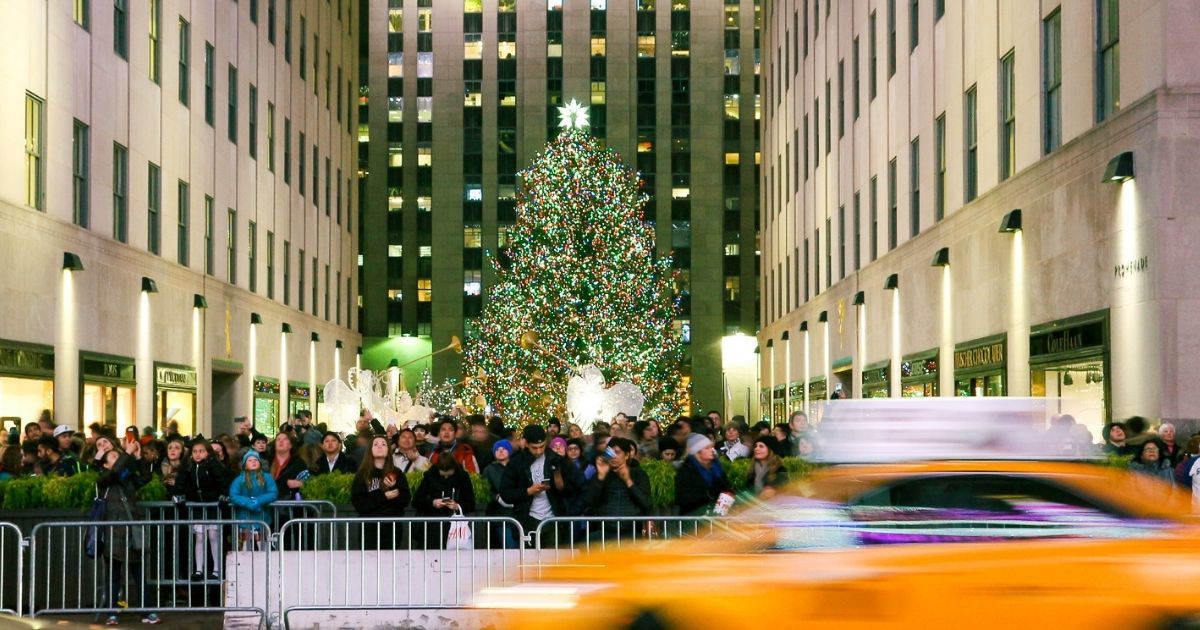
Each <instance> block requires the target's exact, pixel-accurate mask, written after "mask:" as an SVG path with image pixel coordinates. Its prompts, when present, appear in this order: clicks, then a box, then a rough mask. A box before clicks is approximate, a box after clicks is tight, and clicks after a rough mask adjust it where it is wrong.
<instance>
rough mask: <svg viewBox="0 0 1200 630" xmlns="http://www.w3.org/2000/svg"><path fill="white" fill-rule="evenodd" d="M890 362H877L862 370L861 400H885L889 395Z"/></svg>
mask: <svg viewBox="0 0 1200 630" xmlns="http://www.w3.org/2000/svg"><path fill="white" fill-rule="evenodd" d="M890 365H891V361H878V362H876V363H872V364H870V365H867V366H866V367H864V368H863V371H862V397H863V398H887V397H888V395H889V389H888V367H889V366H890Z"/></svg>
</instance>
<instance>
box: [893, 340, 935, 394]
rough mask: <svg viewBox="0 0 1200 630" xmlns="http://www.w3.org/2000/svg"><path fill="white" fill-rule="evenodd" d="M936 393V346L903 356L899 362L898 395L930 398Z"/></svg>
mask: <svg viewBox="0 0 1200 630" xmlns="http://www.w3.org/2000/svg"><path fill="white" fill-rule="evenodd" d="M937 395H938V351H937V348H934V349H933V350H927V351H925V352H918V353H916V354H910V355H908V356H906V357H904V360H903V361H901V362H900V396H901V397H902V398H930V397H933V396H937Z"/></svg>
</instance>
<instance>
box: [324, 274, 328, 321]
mask: <svg viewBox="0 0 1200 630" xmlns="http://www.w3.org/2000/svg"><path fill="white" fill-rule="evenodd" d="M324 312H325V321H329V265H325V306H324Z"/></svg>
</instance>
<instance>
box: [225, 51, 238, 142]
mask: <svg viewBox="0 0 1200 630" xmlns="http://www.w3.org/2000/svg"><path fill="white" fill-rule="evenodd" d="M237 93H238V87H237V67H235V66H234V65H233V64H229V120H228V121H227V123H226V124H227V125H228V127H229V141H230V142H232V143H233V144H237V140H238V132H237V107H238V105H237V102H238V95H237Z"/></svg>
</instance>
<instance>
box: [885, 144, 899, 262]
mask: <svg viewBox="0 0 1200 630" xmlns="http://www.w3.org/2000/svg"><path fill="white" fill-rule="evenodd" d="M887 187H888V191H887V192H888V199H887V201H888V251H891V250H893V249H896V219H897V218H898V216H897V215H898V214H899V212H898V207H897V204H899V201H898V200H897V199H896V196H897V194H896V193H897V191H896V187H897V182H896V158H892V159H891V161H890V162H888V181H887Z"/></svg>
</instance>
